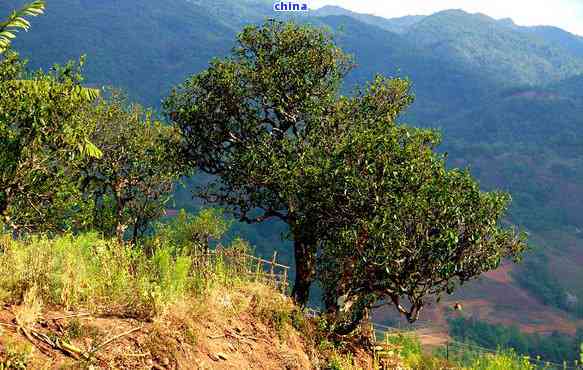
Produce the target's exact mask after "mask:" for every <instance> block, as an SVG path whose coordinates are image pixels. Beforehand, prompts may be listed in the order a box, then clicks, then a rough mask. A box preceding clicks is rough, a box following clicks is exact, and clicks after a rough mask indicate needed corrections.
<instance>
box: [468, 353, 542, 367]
mask: <svg viewBox="0 0 583 370" xmlns="http://www.w3.org/2000/svg"><path fill="white" fill-rule="evenodd" d="M464 368H468V369H472V370H473V369H475V370H506V369H508V370H535V369H537V368H538V367H537V366H536V365H534V364H532V363H531V362H530V361H529V359H528V358H527V357H523V356H519V355H517V354H516V353H515V352H514V351H512V350H508V351H506V352H503V353H497V354H495V355H491V354H486V355H477V356H474V358H473V359H472V360H471V361H469V362H468V363H467V364H465V366H464Z"/></svg>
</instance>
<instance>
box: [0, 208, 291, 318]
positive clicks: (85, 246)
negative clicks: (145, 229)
mask: <svg viewBox="0 0 583 370" xmlns="http://www.w3.org/2000/svg"><path fill="white" fill-rule="evenodd" d="M209 214H212V215H215V216H214V217H216V223H205V222H207V221H208V220H209V217H210V216H209ZM190 220H191V221H192V220H194V222H193V223H197V230H198V232H199V233H200V234H201V235H215V236H216V237H217V238H220V237H221V233H220V230H223V229H224V228H225V226H224V224H222V223H221V222H224V221H223V220H222V218H221V217H220V216H219V215H218V214H217V213H216V212H215V211H212V212H211V213H208V212H206V213H203V214H201V215H199V216H198V217H195V218H191V219H190ZM217 224H218V225H219V226H217ZM175 226H176V228H178V227H180V225H179V224H175ZM184 226H187V227H188V226H191V224H188V223H186V224H184ZM217 230H218V231H217ZM174 231H175V233H174V234H173V235H176V234H178V230H174ZM205 240H206V239H205ZM159 241H160V243H158V244H157V245H155V246H153V247H152V249H151V250H150V254H151V255H150V256H148V255H146V253H144V250H143V249H142V248H140V247H141V246H133V245H127V244H120V243H119V242H117V241H115V240H110V239H102V238H101V237H99V236H98V235H97V234H96V233H87V234H81V235H78V236H72V235H63V236H60V237H57V238H53V239H50V238H47V237H44V236H31V237H29V238H27V239H24V240H20V241H16V240H13V239H12V238H11V237H10V236H8V235H2V237H1V239H0V248H1V249H2V251H3V253H2V255H0V291H1V292H2V299H3V302H4V303H19V302H21V301H22V300H23V299H25V298H26V297H27V295H30V294H31V293H30V292H31V291H34V292H35V294H34V296H35V298H38V299H39V300H41V301H42V302H44V303H45V304H56V305H61V306H64V307H65V308H67V309H79V308H81V307H85V308H88V309H91V310H94V311H97V312H99V311H101V310H113V311H115V312H117V313H119V314H120V315H126V316H131V317H141V318H150V317H152V316H155V315H158V314H161V313H163V312H165V310H166V309H167V307H169V306H170V305H172V304H174V303H176V302H179V301H181V300H184V299H186V298H188V297H191V296H194V295H200V294H204V293H205V292H206V291H207V289H209V288H212V287H213V286H215V285H217V284H221V286H227V285H229V284H230V285H233V284H235V283H236V282H237V281H241V280H243V279H244V277H242V276H238V274H237V272H236V271H234V270H232V271H231V270H230V269H229V268H228V267H227V266H225V265H224V264H223V262H221V261H218V260H209V263H206V264H198V265H196V266H194V265H193V258H192V256H189V255H183V254H178V253H177V249H176V246H177V244H176V242H177V241H180V240H171V239H170V238H169V236H168V234H166V236H165V237H164V238H163V239H160V240H159ZM242 243H243V242H242V241H238V242H237V244H236V248H241V245H242ZM201 282H202V283H201ZM282 299H284V298H283V297H282ZM282 317H283V316H282ZM280 321H281V320H280ZM288 321H289V320H288ZM278 322H279V321H278ZM286 322H287V321H286Z"/></svg>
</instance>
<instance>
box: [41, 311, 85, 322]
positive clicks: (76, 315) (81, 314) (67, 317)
mask: <svg viewBox="0 0 583 370" xmlns="http://www.w3.org/2000/svg"><path fill="white" fill-rule="evenodd" d="M82 316H91V313H89V312H83V313H76V314H71V315H65V316H58V317H51V318H48V319H45V320H46V321H48V320H63V319H69V318H72V317H82Z"/></svg>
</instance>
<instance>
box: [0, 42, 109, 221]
mask: <svg viewBox="0 0 583 370" xmlns="http://www.w3.org/2000/svg"><path fill="white" fill-rule="evenodd" d="M1 58H2V59H1V60H0V85H2V88H1V89H0V144H1V145H0V214H1V216H2V222H3V224H4V225H5V226H6V227H10V228H12V229H13V230H14V231H15V232H16V231H19V230H21V229H24V230H39V229H40V230H47V229H48V230H51V229H59V228H63V227H64V226H63V225H62V220H64V219H66V218H67V216H68V215H70V210H71V208H72V207H73V208H74V206H75V201H76V199H78V198H77V196H78V195H79V192H78V190H77V189H76V188H75V186H74V179H72V177H73V172H72V167H71V166H70V164H71V163H75V162H76V161H78V160H81V159H82V158H86V157H91V156H99V155H100V152H99V150H98V149H97V148H95V146H94V145H93V144H92V143H91V141H90V140H89V134H90V131H91V127H90V126H89V125H87V124H86V122H84V120H82V119H81V114H80V113H81V110H82V109H83V108H84V107H86V106H87V105H88V104H89V103H90V102H91V101H92V99H91V97H92V96H93V95H92V94H88V93H87V92H86V91H85V90H84V88H83V87H81V85H80V83H81V81H82V80H83V77H82V75H81V68H82V66H83V58H81V60H80V62H79V63H73V62H70V63H68V64H66V65H64V66H54V67H53V68H52V69H51V71H49V72H48V73H44V72H42V71H38V72H36V73H34V74H33V75H32V76H31V77H30V78H27V81H22V79H23V77H25V76H24V73H25V69H24V63H23V62H22V61H20V60H19V59H18V56H17V55H16V54H14V53H8V54H6V55H5V56H3V57H1Z"/></svg>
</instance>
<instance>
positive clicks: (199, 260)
mask: <svg viewBox="0 0 583 370" xmlns="http://www.w3.org/2000/svg"><path fill="white" fill-rule="evenodd" d="M219 260H220V261H222V263H223V264H225V265H226V266H228V268H230V269H232V270H234V271H236V272H237V273H239V274H241V275H244V276H246V277H247V278H249V279H251V280H254V281H260V282H262V283H265V284H267V285H270V286H273V287H274V288H275V289H277V290H278V291H280V292H281V293H283V294H287V292H288V289H289V283H288V277H289V266H286V265H282V264H281V263H278V262H277V252H273V257H272V259H271V260H266V259H264V258H260V257H256V256H253V255H250V254H247V253H244V252H241V251H237V250H232V249H228V248H223V247H222V246H220V245H219V246H218V247H217V248H216V249H212V250H209V251H208V252H206V253H200V254H197V255H194V256H193V263H194V265H195V266H209V265H210V264H211V263H214V262H217V261H219Z"/></svg>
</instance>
